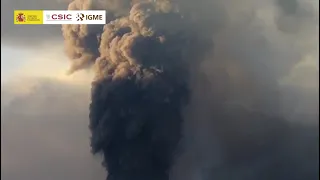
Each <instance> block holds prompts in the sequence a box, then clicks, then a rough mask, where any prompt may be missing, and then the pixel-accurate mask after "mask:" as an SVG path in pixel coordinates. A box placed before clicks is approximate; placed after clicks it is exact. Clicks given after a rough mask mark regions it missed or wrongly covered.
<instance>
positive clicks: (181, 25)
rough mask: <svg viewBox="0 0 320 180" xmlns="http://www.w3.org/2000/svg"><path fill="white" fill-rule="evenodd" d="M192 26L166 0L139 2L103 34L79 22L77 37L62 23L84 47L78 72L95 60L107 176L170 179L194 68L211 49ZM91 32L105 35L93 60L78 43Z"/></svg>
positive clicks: (95, 100) (95, 123)
mask: <svg viewBox="0 0 320 180" xmlns="http://www.w3.org/2000/svg"><path fill="white" fill-rule="evenodd" d="M187 24H188V23H186V22H185V20H184V19H183V17H182V16H181V15H179V14H178V13H176V12H175V11H174V10H173V8H172V7H171V6H170V5H169V4H161V6H159V4H158V5H157V4H155V3H149V2H141V3H136V4H135V5H133V6H132V8H131V10H130V12H129V13H128V15H127V16H122V17H119V18H117V19H115V20H113V21H110V22H109V23H108V24H106V25H105V26H104V29H103V33H102V34H101V35H98V33H97V32H98V31H94V30H93V31H91V29H90V28H91V27H90V26H80V28H79V29H76V30H77V31H78V33H77V34H76V33H74V32H75V31H74V30H75V29H70V28H72V26H64V27H63V30H64V35H65V38H66V42H67V43H69V47H71V48H73V52H76V50H77V49H78V50H83V51H78V55H79V56H78V58H80V59H81V60H80V61H79V59H77V58H74V66H73V67H75V69H73V70H76V69H81V68H83V67H84V66H82V65H83V64H90V63H95V68H96V78H95V80H94V82H93V85H92V86H93V87H92V103H91V106H90V128H91V131H92V139H91V146H92V150H93V153H102V154H103V155H104V162H105V166H106V169H107V171H108V178H107V179H108V180H133V179H135V180H136V179H137V180H151V179H152V180H166V179H168V178H169V177H168V176H169V175H168V173H169V170H170V167H171V164H172V160H173V156H174V153H175V149H176V147H177V144H178V141H179V139H180V134H181V131H180V128H181V127H182V126H181V122H182V114H181V110H182V108H183V107H184V106H185V105H186V104H187V102H188V97H189V84H188V82H189V78H190V73H189V67H190V66H196V65H197V63H196V62H195V60H197V59H202V58H200V57H199V56H200V55H203V54H204V51H206V50H205V49H206V48H204V47H207V48H208V47H209V44H208V43H207V42H204V41H203V42H202V41H200V40H199V38H198V37H196V36H195V35H194V34H192V32H191V31H190V32H188V30H186V29H191V28H187V27H186V26H187ZM93 29H94V28H93ZM82 31H83V32H85V33H84V36H80V35H81V34H83V33H82ZM70 32H73V33H70ZM67 33H69V34H72V36H71V35H70V36H69V35H66V34H67ZM88 33H91V34H92V35H96V39H97V35H98V36H100V40H99V41H98V40H96V41H94V43H93V44H94V46H95V45H96V44H97V42H100V47H99V51H100V52H99V57H98V58H97V59H96V60H95V59H94V57H95V56H97V54H96V52H93V51H91V50H90V48H86V47H82V48H79V46H77V43H79V45H86V42H85V41H86V40H85V39H86V38H88V37H89V36H90V35H88ZM82 37H84V38H82ZM68 38H69V39H68ZM70 42H73V44H70ZM81 42H82V43H81ZM83 42H84V43H83ZM70 45H71V46H70ZM88 46H90V47H92V46H91V45H90V44H88ZM67 47H68V46H67ZM200 49H201V50H200ZM79 62H80V63H79ZM79 64H82V65H79Z"/></svg>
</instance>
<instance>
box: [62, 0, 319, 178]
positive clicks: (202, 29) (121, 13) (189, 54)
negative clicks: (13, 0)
mask: <svg viewBox="0 0 320 180" xmlns="http://www.w3.org/2000/svg"><path fill="white" fill-rule="evenodd" d="M310 4H312V2H309V3H308V2H305V1H304V2H302V1H301V2H299V1H286V0H278V1H268V2H266V1H261V0H258V1H257V0H255V1H254V0H245V1H241V2H240V1H235V0H201V1H191V0H183V1H182V0H181V1H180V0H176V1H172V2H170V1H166V0H158V1H152V2H149V1H142V0H141V1H128V0H123V1H108V0H101V1H85V0H82V1H80V0H75V1H73V2H72V3H71V4H70V5H69V9H71V10H76V9H106V10H107V17H108V20H107V22H106V25H105V26H94V25H64V26H63V28H62V30H63V35H64V38H65V47H66V49H67V54H68V56H69V58H70V59H71V61H72V66H71V69H70V71H69V72H70V73H73V72H75V71H77V70H81V69H86V68H91V67H93V68H94V70H95V73H96V77H95V79H94V81H93V83H92V86H93V87H92V103H91V105H90V129H91V132H92V138H91V146H92V150H93V153H102V154H103V157H104V163H105V167H106V169H107V171H108V178H107V179H108V180H132V179H139V180H140V179H141V180H148V179H155V180H166V179H169V177H170V178H172V179H174V180H189V179H190V180H198V179H201V180H211V179H228V180H229V179H237V180H239V179H244V180H251V179H252V180H255V179H266V180H267V179H275V180H278V179H279V180H280V179H296V180H300V179H318V176H319V173H318V166H319V164H318V157H319V155H318V149H319V147H318V139H319V136H318V129H317V128H314V127H316V126H317V125H318V114H319V113H318V110H317V109H318V108H314V109H312V108H313V107H314V106H315V107H318V106H319V103H318V100H317V99H318V98H317V97H318V79H317V76H318V73H319V72H318V71H319V70H318V69H317V68H316V67H315V66H317V62H318V58H319V56H318V50H317V47H318V42H317V40H316V39H317V38H314V37H312V36H317V35H318V34H317V31H318V23H317V19H316V16H317V14H318V10H317V9H311V7H312V6H310ZM308 59H312V60H311V62H312V63H310V62H309V63H306V62H307V61H308ZM314 60H316V61H314ZM301 64H304V65H301ZM310 69H312V70H310ZM305 72H309V75H308V77H312V78H306V77H307V76H305ZM297 76H298V77H299V78H301V79H302V80H301V79H299V78H297ZM307 81H309V82H308V83H302V82H307ZM292 82H296V83H292ZM310 85H311V86H310ZM306 92H308V94H307V93H306ZM310 93H312V94H311V95H310ZM293 97H299V98H296V99H298V101H299V102H296V103H295V104H294V103H292V102H290V100H292V98H293ZM310 97H312V98H310ZM308 99H309V100H308ZM306 107H307V108H306ZM309 107H310V108H309ZM306 110H308V111H306ZM281 117H284V118H281ZM285 119H286V120H285ZM293 120H297V121H298V123H297V122H293ZM306 122H308V123H310V122H311V125H310V124H307V123H306ZM311 127H312V128H311Z"/></svg>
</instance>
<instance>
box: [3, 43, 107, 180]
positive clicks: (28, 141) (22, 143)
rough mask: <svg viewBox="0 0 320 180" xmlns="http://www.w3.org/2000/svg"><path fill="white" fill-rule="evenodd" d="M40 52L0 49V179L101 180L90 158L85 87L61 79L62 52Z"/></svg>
mask: <svg viewBox="0 0 320 180" xmlns="http://www.w3.org/2000/svg"><path fill="white" fill-rule="evenodd" d="M39 48H41V47H38V48H31V49H21V48H15V47H14V46H6V45H4V44H3V43H2V44H1V51H2V53H1V157H2V160H1V178H2V179H4V180H66V179H68V180H88V179H103V178H104V177H105V175H104V174H105V173H104V171H103V170H102V168H101V165H100V161H101V160H100V158H99V157H96V158H94V157H93V156H92V155H91V154H90V146H89V145H90V143H89V137H90V136H89V131H88V110H87V105H88V103H89V101H88V97H89V87H88V84H87V82H86V83H84V82H82V81H74V80H72V79H73V77H67V76H66V75H65V72H66V69H67V61H66V60H65V59H63V57H64V56H63V51H62V49H61V48H51V50H52V51H46V52H47V53H46V54H44V55H41V54H39V52H37V51H38V50H39ZM43 48H44V49H45V48H46V47H45V46H44V47H43ZM35 53H37V54H35ZM35 57H38V58H35ZM85 76H87V75H85ZM79 79H82V80H83V79H85V78H79ZM70 80H72V83H71V81H70ZM83 81H85V80H83ZM84 84H85V85H84Z"/></svg>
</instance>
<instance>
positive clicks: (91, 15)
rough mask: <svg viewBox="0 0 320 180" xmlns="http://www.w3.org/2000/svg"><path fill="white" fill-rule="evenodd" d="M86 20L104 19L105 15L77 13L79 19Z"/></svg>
mask: <svg viewBox="0 0 320 180" xmlns="http://www.w3.org/2000/svg"><path fill="white" fill-rule="evenodd" d="M84 20H89V21H90V20H94V21H101V20H103V17H102V15H101V14H100V15H99V14H98V15H93V14H88V15H85V14H83V13H78V14H77V21H84Z"/></svg>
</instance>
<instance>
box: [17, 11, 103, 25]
mask: <svg viewBox="0 0 320 180" xmlns="http://www.w3.org/2000/svg"><path fill="white" fill-rule="evenodd" d="M105 23H106V11H102V10H85V11H68V10H67V11H55V10H15V11H14V24H105Z"/></svg>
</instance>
